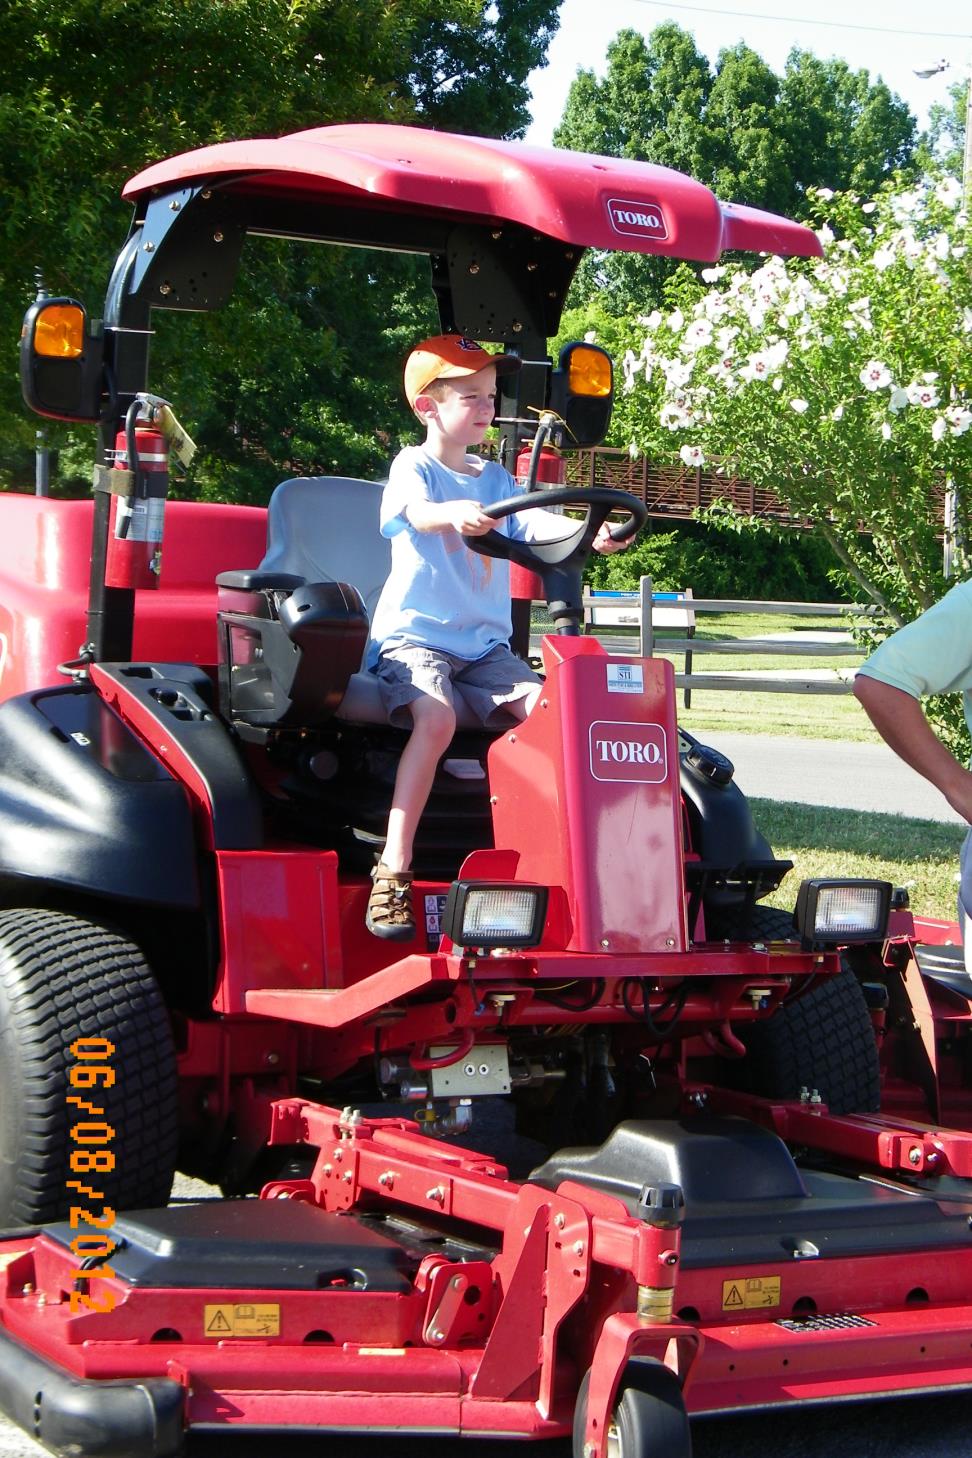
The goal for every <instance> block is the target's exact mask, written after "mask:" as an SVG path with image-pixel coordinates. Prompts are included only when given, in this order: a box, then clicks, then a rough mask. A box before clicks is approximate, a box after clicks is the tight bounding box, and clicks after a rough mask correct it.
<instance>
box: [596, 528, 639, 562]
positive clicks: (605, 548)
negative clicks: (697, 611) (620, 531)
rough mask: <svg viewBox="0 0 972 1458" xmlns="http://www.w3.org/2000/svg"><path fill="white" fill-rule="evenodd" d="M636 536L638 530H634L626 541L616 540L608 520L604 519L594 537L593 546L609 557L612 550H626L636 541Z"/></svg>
mask: <svg viewBox="0 0 972 1458" xmlns="http://www.w3.org/2000/svg"><path fill="white" fill-rule="evenodd" d="M636 536H637V532H634V533H632V535H631V536H630V537H628V538H627V540H626V541H623V542H616V541H615V540H614V538H613V537H612V536H611V529H610V527H609V526H608V524H607V522H606V521H602V522H601V525H600V527H599V528H598V532H597V536H596V537H595V538H594V540H593V542H592V543H591V546H592V547H593V548H594V551H595V552H600V553H601V554H602V555H603V556H605V557H607V556H610V554H611V553H612V552H624V551H626V550H627V549H628V547H630V546H631V543H632V542H633V541H634V539H635V537H636Z"/></svg>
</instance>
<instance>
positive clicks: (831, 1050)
mask: <svg viewBox="0 0 972 1458" xmlns="http://www.w3.org/2000/svg"><path fill="white" fill-rule="evenodd" d="M715 934H716V935H719V936H732V937H733V938H734V939H737V940H742V941H757V940H759V941H786V940H790V939H792V938H793V936H794V931H793V917H792V916H791V914H790V913H789V912H788V911H780V910H778V909H777V908H776V907H773V906H755V907H753V908H751V910H750V911H749V913H748V914H747V915H746V918H745V924H744V925H743V924H737V925H731V924H730V925H725V924H720V926H719V929H718V931H717V932H716V933H715ZM744 1042H745V1043H746V1046H747V1048H748V1050H749V1051H748V1055H747V1057H746V1058H745V1060H744V1061H743V1062H742V1063H740V1064H739V1065H738V1075H739V1076H738V1078H734V1079H733V1082H736V1083H742V1085H743V1086H744V1087H745V1088H746V1089H747V1090H748V1091H749V1092H750V1093H755V1094H759V1095H761V1096H762V1097H764V1098H782V1099H795V1098H799V1096H800V1090H801V1089H802V1088H806V1089H809V1090H811V1091H812V1090H813V1089H816V1090H817V1092H818V1093H819V1094H820V1096H821V1098H822V1099H823V1100H824V1102H825V1103H826V1104H827V1106H828V1108H829V1109H830V1111H831V1113H834V1114H869V1113H874V1112H875V1111H876V1110H877V1109H878V1108H879V1107H880V1103H881V1084H880V1070H879V1067H878V1049H877V1043H876V1041H875V1037H874V1027H873V1024H872V1022H871V1016H870V1013H869V1012H868V1010H867V1003H866V1002H865V1000H864V993H863V990H862V988H861V985H860V983H859V982H858V980H857V978H856V977H855V976H854V973H853V971H852V970H851V968H850V967H849V966H846V965H845V966H844V967H842V969H841V971H840V972H838V973H837V974H836V975H833V974H832V975H829V976H824V977H821V978H820V979H819V981H818V982H816V983H815V984H814V985H813V986H812V987H810V988H809V989H808V990H807V991H806V992H805V993H803V994H801V995H798V996H796V997H794V998H792V1000H791V1001H789V1002H787V1003H785V1004H784V1005H783V1007H781V1008H780V1009H779V1011H778V1012H775V1013H774V1014H773V1016H772V1017H771V1018H768V1019H767V1020H766V1021H765V1022H760V1023H756V1024H754V1025H753V1026H752V1027H751V1028H750V1029H749V1030H748V1031H747V1032H746V1034H745V1037H744ZM732 1072H734V1073H735V1072H736V1070H732Z"/></svg>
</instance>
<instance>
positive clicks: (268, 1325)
mask: <svg viewBox="0 0 972 1458" xmlns="http://www.w3.org/2000/svg"><path fill="white" fill-rule="evenodd" d="M203 1331H204V1332H205V1334H206V1336H208V1337H275V1336H279V1335H280V1307H279V1306H278V1305H277V1304H276V1303H274V1304H272V1305H271V1304H270V1303H264V1304H262V1305H259V1306H254V1305H250V1304H242V1305H238V1306H231V1305H228V1304H227V1305H220V1306H204V1307H203Z"/></svg>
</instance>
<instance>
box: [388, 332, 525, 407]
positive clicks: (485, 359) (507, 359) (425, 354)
mask: <svg viewBox="0 0 972 1458" xmlns="http://www.w3.org/2000/svg"><path fill="white" fill-rule="evenodd" d="M487 365H495V366H496V373H497V374H498V375H511V374H512V373H513V372H514V370H518V369H519V368H520V360H519V358H518V357H517V356H516V355H515V354H490V352H489V350H487V349H483V347H482V345H480V344H477V343H476V341H475V340H474V339H466V338H464V337H463V335H461V334H436V335H434V336H433V337H432V338H431V339H423V340H422V341H421V343H420V344H417V345H416V346H415V348H414V349H413V350H412V352H411V354H410V355H409V357H408V359H407V360H406V361H405V398H406V400H407V401H408V403H409V405H411V406H412V408H413V409H414V407H415V401H416V400H417V398H418V397H419V395H421V393H422V391H423V390H424V389H426V388H427V387H428V386H429V385H431V383H432V381H433V380H451V379H457V378H458V377H459V376H460V375H475V374H477V373H478V371H479V370H483V369H485V368H486V366H487Z"/></svg>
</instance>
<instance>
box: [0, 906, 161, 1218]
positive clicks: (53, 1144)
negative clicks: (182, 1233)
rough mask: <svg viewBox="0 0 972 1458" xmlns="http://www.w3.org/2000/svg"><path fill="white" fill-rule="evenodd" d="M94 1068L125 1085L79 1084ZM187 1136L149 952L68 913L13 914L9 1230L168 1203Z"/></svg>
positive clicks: (6, 1054) (5, 1163)
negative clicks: (77, 1209)
mask: <svg viewBox="0 0 972 1458" xmlns="http://www.w3.org/2000/svg"><path fill="white" fill-rule="evenodd" d="M79 1039H80V1040H91V1041H90V1042H82V1043H80V1044H79V1043H78V1040H79ZM72 1045H73V1047H74V1051H73V1052H72ZM109 1046H112V1048H113V1051H111V1052H109V1051H108V1049H109ZM99 1050H100V1051H99ZM92 1051H93V1052H94V1054H95V1056H93V1057H87V1058H86V1057H82V1056H79V1054H80V1053H81V1052H92ZM85 1067H86V1068H89V1069H94V1068H107V1069H110V1071H111V1073H113V1074H114V1083H113V1084H112V1085H111V1086H110V1087H106V1086H105V1084H106V1082H107V1080H108V1077H109V1075H108V1074H101V1075H97V1076H96V1077H97V1082H95V1083H91V1084H90V1086H84V1084H85V1083H86V1081H87V1080H88V1079H89V1078H90V1077H92V1076H93V1075H85V1074H75V1082H74V1083H72V1081H71V1076H70V1075H71V1071H72V1069H81V1068H85ZM69 1099H71V1100H76V1101H77V1102H70V1103H69V1102H68V1100H69ZM85 1104H87V1105H88V1106H89V1107H87V1108H85V1107H84V1105H85ZM84 1125H88V1126H89V1127H88V1128H87V1129H85V1128H84V1127H83V1126H84ZM106 1126H107V1127H106ZM72 1130H73V1131H74V1134H73V1137H72ZM109 1131H110V1132H109ZM86 1136H87V1137H86ZM177 1139H178V1104H177V1092H176V1061H175V1049H174V1046H173V1042H172V1031H171V1027H170V1024H169V1017H168V1013H167V1011H166V1007H165V1003H164V1002H163V999H162V995H161V993H160V991H159V988H158V985H157V983H156V981H155V979H154V977H153V976H152V973H151V971H150V969H149V967H148V965H147V963H146V961H145V958H144V957H143V956H142V954H141V952H140V951H139V949H138V948H137V947H136V946H134V944H133V943H131V942H129V941H127V940H126V939H125V938H124V937H123V936H120V935H119V934H118V933H117V932H114V931H111V930H109V928H107V927H104V926H101V925H98V924H96V923H94V922H89V921H85V920H83V919H82V918H80V917H76V916H69V915H66V914H65V913H63V912H58V911H47V910H42V909H35V908H27V909H20V910H13V911H4V912H0V1227H9V1226H17V1225H32V1224H35V1223H38V1222H43V1221H52V1220H59V1219H63V1218H64V1217H66V1216H67V1214H68V1212H69V1209H70V1206H71V1205H72V1204H73V1205H80V1206H82V1207H83V1208H84V1209H86V1210H87V1211H88V1212H89V1213H91V1214H93V1215H98V1214H100V1212H101V1209H102V1206H109V1205H110V1206H111V1207H113V1208H114V1209H116V1210H120V1209H132V1208H136V1207H138V1206H154V1205H164V1204H166V1203H167V1201H168V1198H169V1192H170V1190H171V1187H172V1177H173V1174H174V1172H175V1161H176V1145H177ZM96 1141H97V1142H96ZM72 1157H73V1162H72ZM109 1161H110V1167H108V1166H109ZM69 1181H74V1182H75V1183H76V1184H77V1185H80V1186H82V1187H86V1188H87V1189H88V1190H89V1191H97V1192H98V1194H97V1196H96V1195H95V1194H92V1193H88V1194H85V1193H84V1191H83V1190H79V1189H77V1188H74V1189H72V1188H69Z"/></svg>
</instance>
